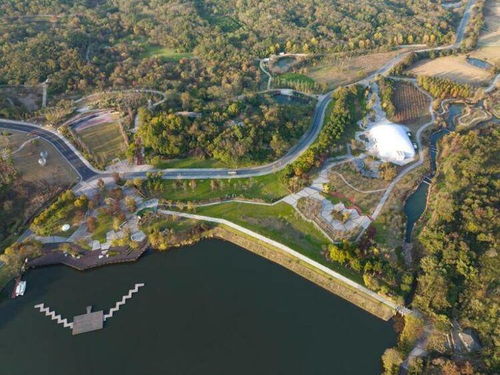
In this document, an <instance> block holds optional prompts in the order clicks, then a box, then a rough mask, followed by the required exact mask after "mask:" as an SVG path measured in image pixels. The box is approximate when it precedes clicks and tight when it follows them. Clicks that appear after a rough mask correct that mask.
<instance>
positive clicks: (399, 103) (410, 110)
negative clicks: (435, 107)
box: [390, 82, 431, 131]
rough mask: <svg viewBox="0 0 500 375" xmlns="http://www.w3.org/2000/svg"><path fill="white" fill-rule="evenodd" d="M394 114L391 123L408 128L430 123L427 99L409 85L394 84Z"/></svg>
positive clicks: (405, 83)
mask: <svg viewBox="0 0 500 375" xmlns="http://www.w3.org/2000/svg"><path fill="white" fill-rule="evenodd" d="M392 101H393V103H394V106H395V107H396V113H395V115H394V117H393V118H391V119H390V120H391V121H394V122H397V123H399V124H404V125H407V126H409V127H412V126H415V127H416V128H415V129H413V128H412V129H411V130H415V131H416V130H417V129H418V127H419V126H421V125H422V124H425V123H426V122H428V121H430V119H431V116H430V113H429V104H430V101H429V98H428V97H427V96H425V95H424V94H423V93H422V92H421V91H419V90H418V89H417V88H416V87H415V86H413V85H412V84H411V83H407V82H396V83H395V85H394V96H393V98H392Z"/></svg>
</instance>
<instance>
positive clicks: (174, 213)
mask: <svg viewBox="0 0 500 375" xmlns="http://www.w3.org/2000/svg"><path fill="white" fill-rule="evenodd" d="M158 213H160V214H163V215H172V216H178V217H183V218H187V219H194V220H201V221H208V222H212V223H217V224H222V225H226V226H228V227H230V228H233V229H236V230H237V231H239V232H241V233H244V234H246V235H248V236H251V237H253V238H256V239H257V240H259V241H262V242H265V243H267V244H269V245H271V246H274V247H276V248H278V249H280V250H282V251H284V252H286V253H288V254H290V255H291V256H293V257H294V258H296V259H300V260H301V261H303V262H305V263H307V264H309V265H311V266H313V267H314V268H317V269H319V270H321V271H322V272H325V273H326V274H328V275H329V276H331V277H333V278H335V279H337V280H340V281H341V282H343V283H344V284H347V285H349V286H350V287H352V288H354V289H356V290H359V291H360V292H362V293H364V294H366V295H368V296H370V297H371V298H373V299H375V300H376V301H378V302H380V303H382V304H384V305H386V306H388V307H390V308H391V309H393V310H394V311H397V312H399V313H401V314H403V315H406V314H413V311H411V310H410V309H408V308H406V307H404V306H401V305H399V304H397V303H395V302H393V301H392V300H390V299H388V298H386V297H383V296H381V295H379V294H377V293H375V292H373V291H371V290H370V289H368V288H366V287H364V286H362V285H360V284H358V283H357V282H355V281H352V280H351V279H349V278H347V277H345V276H343V275H341V274H340V273H338V272H335V271H333V270H331V269H330V268H328V267H326V266H324V265H322V264H320V263H318V262H316V261H314V260H312V259H310V258H308V257H306V256H305V255H303V254H301V253H299V252H297V251H295V250H293V249H291V248H289V247H288V246H285V245H283V244H282V243H280V242H277V241H274V240H272V239H270V238H268V237H265V236H263V235H261V234H259V233H256V232H253V231H251V230H249V229H247V228H245V227H242V226H241V225H238V224H235V223H233V222H231V221H228V220H225V219H219V218H215V217H210V216H202V215H195V214H188V213H184V212H177V211H169V210H161V209H160V210H158Z"/></svg>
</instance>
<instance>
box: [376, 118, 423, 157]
mask: <svg viewBox="0 0 500 375" xmlns="http://www.w3.org/2000/svg"><path fill="white" fill-rule="evenodd" d="M367 135H368V138H369V140H370V146H369V151H370V152H371V153H373V154H375V155H377V156H378V157H379V158H380V159H382V160H384V161H388V162H391V163H395V164H399V165H403V164H406V163H408V162H410V161H411V160H412V159H413V158H414V157H415V149H414V148H413V144H412V142H411V141H410V138H409V137H408V134H407V129H406V128H405V127H403V126H401V125H397V124H394V123H392V122H390V121H388V120H386V119H384V120H381V121H379V122H377V123H375V124H374V125H373V126H371V127H370V129H368V132H367Z"/></svg>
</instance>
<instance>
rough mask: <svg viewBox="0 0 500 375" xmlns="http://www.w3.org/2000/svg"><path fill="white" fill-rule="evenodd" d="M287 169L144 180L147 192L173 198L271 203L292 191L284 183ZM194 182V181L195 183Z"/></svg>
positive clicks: (179, 199) (156, 195)
mask: <svg viewBox="0 0 500 375" xmlns="http://www.w3.org/2000/svg"><path fill="white" fill-rule="evenodd" d="M282 175H283V172H282V171H280V172H278V173H275V174H270V175H266V176H260V177H252V178H234V179H219V180H215V182H214V183H213V184H215V185H216V186H212V182H211V181H212V180H192V181H190V180H161V181H160V183H159V185H160V187H159V188H153V187H154V186H155V185H156V184H155V183H151V184H148V182H147V181H146V182H144V184H143V185H142V189H143V190H144V192H145V193H146V195H149V196H154V197H157V198H164V199H167V200H171V201H184V202H187V201H191V202H199V201H208V200H216V199H231V198H245V199H257V200H263V201H267V202H272V201H276V200H278V199H280V198H283V197H284V196H285V195H287V194H288V190H287V188H286V186H285V184H283V183H282V182H281V176H282ZM193 181H194V183H193Z"/></svg>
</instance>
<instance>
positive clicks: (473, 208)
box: [413, 124, 500, 374]
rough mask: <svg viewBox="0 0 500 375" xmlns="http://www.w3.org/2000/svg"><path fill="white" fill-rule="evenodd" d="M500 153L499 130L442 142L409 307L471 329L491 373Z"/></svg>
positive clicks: (496, 365)
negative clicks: (478, 338)
mask: <svg viewBox="0 0 500 375" xmlns="http://www.w3.org/2000/svg"><path fill="white" fill-rule="evenodd" d="M499 153H500V132H499V130H498V129H497V128H495V126H494V125H493V124H491V125H490V126H488V127H486V128H483V129H481V130H477V131H471V132H468V133H466V134H457V133H452V134H451V135H449V136H448V137H446V138H445V140H444V141H443V144H442V151H441V155H440V161H439V168H438V171H437V175H436V182H435V184H433V187H432V192H431V194H430V202H429V208H428V210H427V217H426V221H425V226H424V228H423V230H422V231H421V233H420V234H419V236H418V241H419V242H420V244H421V246H422V249H423V258H422V259H421V262H420V274H419V276H418V283H417V291H416V296H415V298H414V302H413V305H414V307H417V308H418V309H420V310H421V311H423V312H424V313H425V314H426V315H428V316H431V317H432V318H433V320H434V321H435V322H436V324H437V326H438V327H439V326H441V327H448V328H449V327H450V324H451V323H453V322H454V321H455V320H456V321H457V322H458V323H459V324H460V325H461V326H462V327H463V328H473V329H474V330H476V331H477V332H478V333H479V337H480V341H481V344H482V345H483V349H482V350H481V351H480V353H479V354H480V361H478V363H477V364H476V367H477V369H478V370H482V371H485V372H486V373H488V374H489V373H497V371H498V370H499V369H500V353H499V351H498V348H499V346H498V337H499V331H498V329H499V325H498V309H499V290H498V280H499V276H500V275H499V272H500V271H499V270H500V258H499V256H498V249H499V238H498V233H499V231H500V219H499V217H498V210H499V209H500V200H499V196H498V187H499V185H498V173H499V171H500V170H499V167H498V166H499V161H498V155H499ZM475 362H476V361H475ZM450 373H451V372H450ZM456 373H457V374H460V373H462V374H464V373H465V372H456ZM470 373H471V374H472V372H470ZM474 373H475V372H474Z"/></svg>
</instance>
